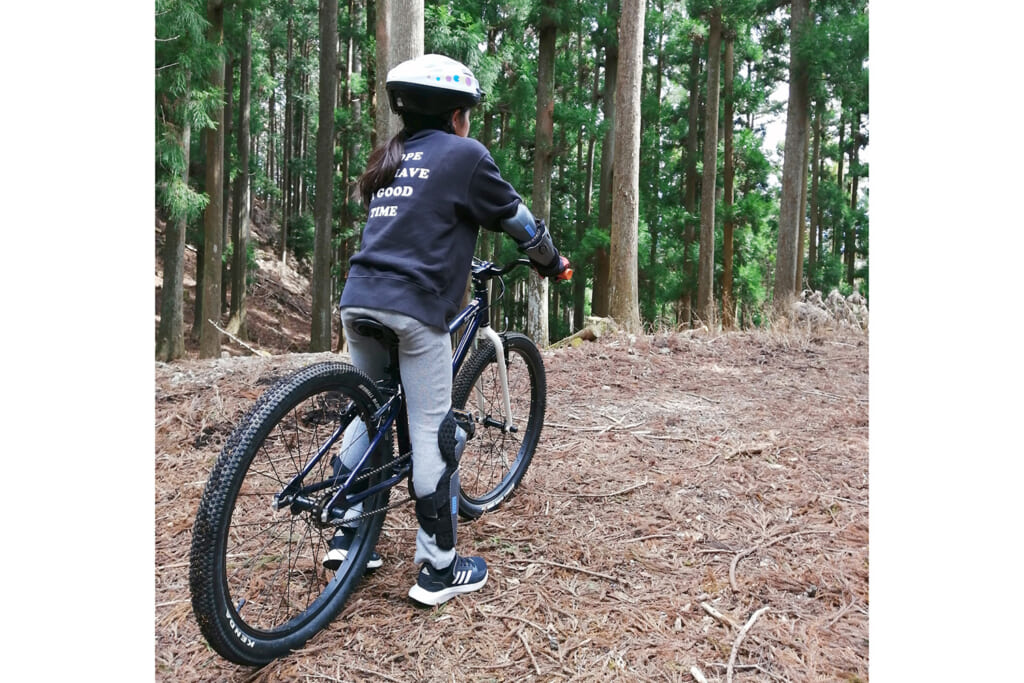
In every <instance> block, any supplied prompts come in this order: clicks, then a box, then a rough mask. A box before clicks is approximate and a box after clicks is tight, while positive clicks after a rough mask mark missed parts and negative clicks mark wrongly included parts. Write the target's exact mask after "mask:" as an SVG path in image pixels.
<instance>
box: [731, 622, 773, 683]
mask: <svg viewBox="0 0 1024 683" xmlns="http://www.w3.org/2000/svg"><path fill="white" fill-rule="evenodd" d="M767 611H768V605H765V606H764V607H762V608H761V609H759V610H757V611H756V612H754V613H753V614H752V615H750V619H747V623H745V624H743V628H741V629H740V632H739V633H738V634H737V635H736V640H735V641H734V642H733V644H732V652H730V653H729V664H728V665H727V666H726V668H725V681H726V683H732V667H733V665H734V664H735V663H736V654H737V653H738V652H739V649H740V643H741V642H742V641H743V638H744V637H745V636H746V635H747V631H749V630H750V627H751V626H753V625H754V622H755V621H756V620H757V618H758V617H759V616H761V615H762V614H764V613H765V612H767Z"/></svg>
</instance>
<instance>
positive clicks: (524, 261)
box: [473, 256, 572, 282]
mask: <svg viewBox="0 0 1024 683" xmlns="http://www.w3.org/2000/svg"><path fill="white" fill-rule="evenodd" d="M560 258H561V259H562V260H563V262H564V263H565V269H564V270H563V271H562V272H561V273H559V274H558V275H556V276H555V279H556V280H570V279H572V268H570V267H569V259H567V258H565V257H564V256H562V257H560ZM519 266H531V267H532V266H533V263H532V262H531V261H530V259H528V258H520V259H516V260H514V261H509V262H508V263H506V264H505V265H504V266H500V265H498V264H496V263H491V262H489V261H483V260H481V259H478V258H474V259H473V277H474V278H476V279H478V280H481V281H483V282H486V281H487V280H490V279H491V278H495V277H501V276H502V275H505V274H506V273H508V272H510V271H512V270H514V269H516V268H518V267H519Z"/></svg>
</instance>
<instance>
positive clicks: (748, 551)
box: [729, 529, 832, 593]
mask: <svg viewBox="0 0 1024 683" xmlns="http://www.w3.org/2000/svg"><path fill="white" fill-rule="evenodd" d="M831 533H832V531H829V530H826V529H811V530H807V531H794V532H793V533H791V534H786V535H785V536H777V537H775V538H773V539H772V540H770V541H768V542H766V543H758V544H757V545H754V546H751V547H749V548H747V549H746V550H741V551H739V552H738V553H736V557H734V558H732V563H731V564H730V565H729V585H730V586H732V589H733V590H734V591H736V592H737V593H738V592H739V590H740V589H739V588H737V587H736V565H738V564H739V563H740V560H742V559H743V558H744V557H746V556H747V555H751V554H753V553H754V552H756V551H757V550H759V549H761V548H767V547H769V546H773V545H775V544H776V543H778V542H780V541H785V540H786V539H789V538H793V537H795V536H803V535H804V534H831Z"/></svg>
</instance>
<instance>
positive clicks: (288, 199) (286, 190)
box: [281, 0, 295, 277]
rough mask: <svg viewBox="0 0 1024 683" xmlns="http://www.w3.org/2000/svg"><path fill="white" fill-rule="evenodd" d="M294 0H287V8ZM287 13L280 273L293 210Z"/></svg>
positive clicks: (290, 47) (291, 62)
mask: <svg viewBox="0 0 1024 683" xmlns="http://www.w3.org/2000/svg"><path fill="white" fill-rule="evenodd" d="M294 6H295V2H294V0H289V1H288V7H289V9H292V8H294ZM292 14H293V13H292V12H289V13H288V33H287V39H286V40H287V46H286V48H285V63H284V137H283V139H282V141H281V275H282V277H283V276H284V268H285V265H287V263H288V222H289V221H290V220H291V217H292V212H293V211H294V207H293V203H292V169H291V165H292V163H291V162H292V156H293V155H292V137H293V135H294V131H293V129H294V128H295V62H294V54H295V53H294V47H293V45H292V43H293V42H294V33H295V21H294V19H292Z"/></svg>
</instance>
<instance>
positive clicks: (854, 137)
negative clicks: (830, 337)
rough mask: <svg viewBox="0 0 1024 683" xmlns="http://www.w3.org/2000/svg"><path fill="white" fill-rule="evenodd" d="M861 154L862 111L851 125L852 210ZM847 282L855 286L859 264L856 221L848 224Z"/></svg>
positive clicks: (854, 204) (853, 208) (851, 209)
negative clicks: (854, 275)
mask: <svg viewBox="0 0 1024 683" xmlns="http://www.w3.org/2000/svg"><path fill="white" fill-rule="evenodd" d="M859 156H860V113H857V114H856V115H855V116H854V119H853V124H852V125H851V127H850V211H851V214H852V212H853V211H856V210H857V179H858V178H859V177H860V176H859V174H858V173H857V163H858V157H859ZM844 257H845V259H846V284H848V285H850V286H851V287H852V286H853V274H854V271H855V269H856V265H857V226H856V224H854V223H851V224H850V225H847V226H846V245H845V254H844Z"/></svg>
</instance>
